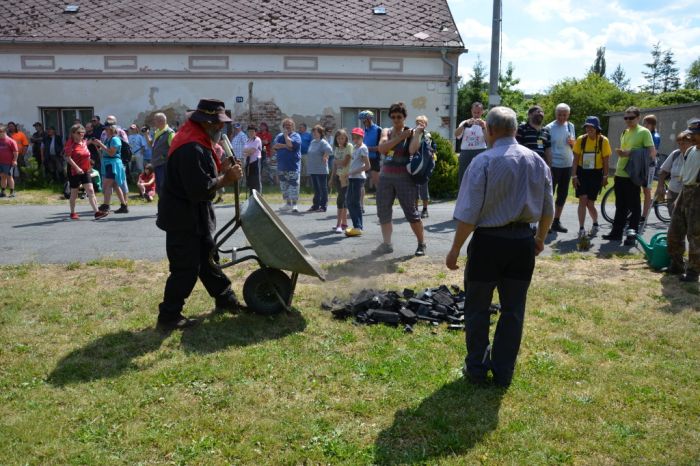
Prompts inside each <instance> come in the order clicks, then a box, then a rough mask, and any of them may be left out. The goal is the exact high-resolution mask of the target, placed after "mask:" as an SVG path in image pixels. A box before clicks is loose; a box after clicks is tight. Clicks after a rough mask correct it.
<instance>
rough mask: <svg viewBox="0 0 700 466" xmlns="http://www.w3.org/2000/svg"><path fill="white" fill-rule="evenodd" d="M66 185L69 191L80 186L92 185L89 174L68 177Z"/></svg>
mask: <svg viewBox="0 0 700 466" xmlns="http://www.w3.org/2000/svg"><path fill="white" fill-rule="evenodd" d="M68 183H69V184H70V189H78V188H79V187H80V185H81V184H88V183H92V177H91V176H90V174H89V173H83V174H82V175H71V176H69V177H68Z"/></svg>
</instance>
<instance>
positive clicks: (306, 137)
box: [297, 122, 313, 186]
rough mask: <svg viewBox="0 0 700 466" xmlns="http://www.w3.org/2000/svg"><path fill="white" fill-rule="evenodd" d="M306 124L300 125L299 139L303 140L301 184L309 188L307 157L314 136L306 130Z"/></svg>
mask: <svg viewBox="0 0 700 466" xmlns="http://www.w3.org/2000/svg"><path fill="white" fill-rule="evenodd" d="M306 129H307V128H306V123H304V122H301V123H299V131H298V133H297V134H299V137H300V138H301V183H302V184H303V185H304V186H309V184H310V183H309V177H308V176H307V174H306V157H307V153H308V152H309V146H310V145H311V140H312V139H313V136H312V135H311V133H310V132H309V131H307V130H306Z"/></svg>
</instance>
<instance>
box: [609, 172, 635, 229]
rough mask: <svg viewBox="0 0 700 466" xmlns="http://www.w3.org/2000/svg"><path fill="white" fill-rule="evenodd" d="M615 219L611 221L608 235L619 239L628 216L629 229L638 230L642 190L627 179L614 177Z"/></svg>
mask: <svg viewBox="0 0 700 466" xmlns="http://www.w3.org/2000/svg"><path fill="white" fill-rule="evenodd" d="M614 189H615V218H614V219H613V226H612V230H611V231H610V235H611V236H613V237H615V238H617V239H621V238H622V235H623V234H624V233H625V232H624V231H623V230H624V229H625V224H626V223H627V217H628V216H629V228H630V229H631V230H634V231H637V230H639V220H640V218H641V215H642V201H641V197H640V196H641V190H642V188H641V187H639V186H637V185H636V184H634V183H632V180H631V179H630V178H628V177H623V176H616V177H615V186H614Z"/></svg>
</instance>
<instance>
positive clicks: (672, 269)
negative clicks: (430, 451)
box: [666, 264, 684, 275]
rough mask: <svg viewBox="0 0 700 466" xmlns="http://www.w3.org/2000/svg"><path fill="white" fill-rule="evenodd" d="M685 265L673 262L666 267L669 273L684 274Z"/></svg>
mask: <svg viewBox="0 0 700 466" xmlns="http://www.w3.org/2000/svg"><path fill="white" fill-rule="evenodd" d="M683 269H684V267H683V266H682V265H677V264H671V265H669V266H668V268H667V269H666V274H667V275H683Z"/></svg>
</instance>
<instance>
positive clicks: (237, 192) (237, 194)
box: [221, 134, 241, 223]
mask: <svg viewBox="0 0 700 466" xmlns="http://www.w3.org/2000/svg"><path fill="white" fill-rule="evenodd" d="M221 141H222V142H223V144H222V145H221V147H222V148H223V149H224V152H225V153H226V157H231V158H232V159H233V160H234V162H235V163H239V162H238V161H237V160H236V158H235V157H234V155H233V147H232V146H231V141H229V139H228V136H227V135H226V134H222V135H221ZM233 193H234V199H235V201H234V202H235V207H236V213H235V214H234V217H233V220H234V221H235V222H236V223H238V221H239V220H240V218H241V181H240V180H238V181H236V184H234V185H233Z"/></svg>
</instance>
